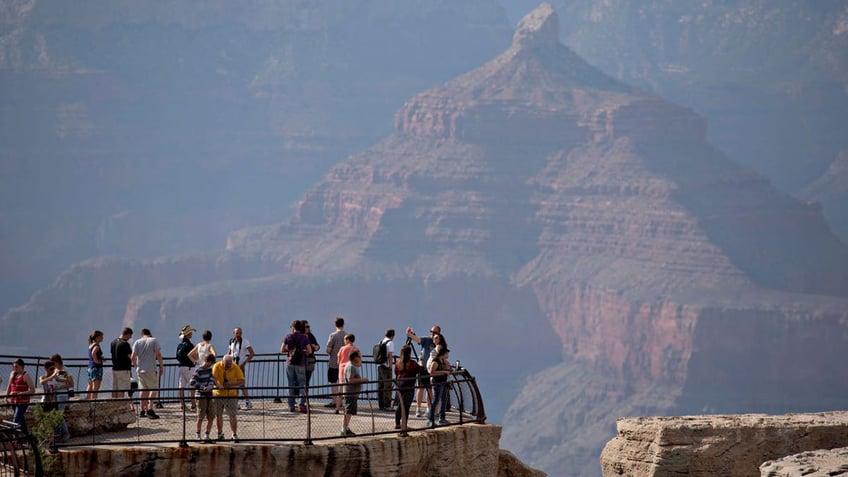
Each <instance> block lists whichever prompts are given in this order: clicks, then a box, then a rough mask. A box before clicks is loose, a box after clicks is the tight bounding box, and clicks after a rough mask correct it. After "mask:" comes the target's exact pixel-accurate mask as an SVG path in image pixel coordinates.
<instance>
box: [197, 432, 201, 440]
mask: <svg viewBox="0 0 848 477" xmlns="http://www.w3.org/2000/svg"><path fill="white" fill-rule="evenodd" d="M197 440H200V433H199V432H198V433H197Z"/></svg>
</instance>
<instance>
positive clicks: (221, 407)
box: [212, 354, 244, 442]
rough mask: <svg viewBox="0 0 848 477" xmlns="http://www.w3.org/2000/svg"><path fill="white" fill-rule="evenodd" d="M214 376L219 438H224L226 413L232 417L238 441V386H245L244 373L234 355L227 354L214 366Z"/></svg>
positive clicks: (231, 426)
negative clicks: (236, 363)
mask: <svg viewBox="0 0 848 477" xmlns="http://www.w3.org/2000/svg"><path fill="white" fill-rule="evenodd" d="M212 376H214V377H215V390H214V391H213V392H212V394H213V395H214V396H215V397H216V401H217V402H216V403H215V412H216V413H217V416H216V422H217V424H218V440H219V441H222V440H224V413H225V412H226V413H227V415H228V416H229V418H230V430H231V431H232V432H233V442H238V440H239V439H238V418H237V416H236V413H237V412H238V388H240V387H242V386H244V373H243V372H242V370H241V368H240V367H239V366H237V365H235V364H234V363H233V355H231V354H225V355H224V358H223V359H222V360H221V361H219V362H217V363H215V365H214V366H212Z"/></svg>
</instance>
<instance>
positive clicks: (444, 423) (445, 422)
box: [439, 419, 450, 426]
mask: <svg viewBox="0 0 848 477" xmlns="http://www.w3.org/2000/svg"><path fill="white" fill-rule="evenodd" d="M448 424H450V422H449V421H448V420H447V419H439V425H440V426H447V425H448Z"/></svg>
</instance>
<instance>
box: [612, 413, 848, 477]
mask: <svg viewBox="0 0 848 477" xmlns="http://www.w3.org/2000/svg"><path fill="white" fill-rule="evenodd" d="M617 428H618V433H617V436H616V437H615V438H614V439H613V440H611V441H610V442H609V443H608V444H607V445H606V447H605V448H604V450H603V452H602V453H601V469H602V471H603V475H604V476H605V477H608V476H614V475H629V476H640V477H641V476H660V475H691V476H705V477H706V476H713V475H722V476H727V477H734V476H739V477H742V476H752V475H760V471H759V469H760V465H761V464H763V463H764V462H766V461H769V460H773V459H778V458H781V457H784V456H788V455H791V454H797V453H799V452H804V451H814V450H817V449H833V448H837V447H845V446H846V444H848V412H829V413H817V414H789V415H780V416H769V415H764V414H749V415H739V416H683V417H650V418H648V417H645V418H623V419H619V420H618V422H617ZM843 463H844V462H843ZM772 469H774V467H772ZM763 475H766V474H763ZM768 475H778V474H768ZM787 475H789V474H787ZM804 475H807V474H804ZM822 475H823V474H822Z"/></svg>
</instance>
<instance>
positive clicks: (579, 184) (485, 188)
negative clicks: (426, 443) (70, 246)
mask: <svg viewBox="0 0 848 477" xmlns="http://www.w3.org/2000/svg"><path fill="white" fill-rule="evenodd" d="M560 24H561V22H560V19H559V18H558V16H557V13H556V12H555V10H554V8H553V7H552V6H551V5H550V4H542V5H540V6H538V7H537V8H536V9H534V10H533V11H532V12H531V13H529V14H528V15H527V16H526V17H524V18H523V19H522V20H521V22H520V23H519V25H518V26H517V28H516V29H515V31H514V34H513V36H512V42H511V44H509V45H508V47H506V49H505V50H504V51H502V52H501V53H500V54H497V55H496V56H495V55H493V56H494V58H492V59H490V60H489V61H488V62H486V63H485V64H483V65H482V66H480V67H479V68H476V69H470V68H469V71H468V72H466V73H463V74H461V75H458V76H456V77H454V78H453V79H450V80H449V81H447V82H445V83H444V84H442V85H441V86H438V87H435V88H431V89H425V90H423V91H422V92H420V93H418V94H416V95H414V96H412V97H411V98H409V99H408V100H407V101H406V102H405V103H404V104H403V105H402V106H401V107H400V108H399V110H398V111H397V112H396V114H395V116H394V131H393V132H392V133H390V134H388V135H386V137H384V138H383V139H381V140H380V141H378V142H376V143H375V144H373V145H371V146H370V147H368V148H362V149H360V150H359V151H358V152H355V153H353V154H352V155H350V156H349V157H348V158H347V159H345V160H343V161H341V162H339V163H338V164H335V165H334V166H332V168H331V169H330V170H329V172H328V173H327V174H326V175H324V177H323V178H322V179H321V180H320V181H318V182H317V183H316V184H315V185H314V186H312V187H311V188H309V190H308V191H307V192H306V193H305V194H303V195H302V197H301V199H300V200H299V202H298V204H297V207H296V209H295V210H294V212H293V213H292V215H291V216H290V218H288V219H287V220H284V221H281V222H278V223H273V224H271V225H263V226H257V227H250V228H244V229H240V230H237V231H234V232H232V233H230V234H229V235H228V236H227V240H226V250H223V251H212V252H204V253H194V254H185V255H175V256H168V257H160V258H152V259H141V258H106V257H100V258H96V259H91V260H88V261H84V262H80V263H77V264H75V265H73V266H71V267H70V268H68V269H67V270H65V271H64V272H62V273H61V274H60V275H59V276H58V278H56V280H55V281H54V282H53V284H52V285H51V286H49V287H47V288H45V289H43V290H41V291H39V292H37V293H36V294H35V295H34V296H33V297H32V299H31V300H30V301H29V302H28V303H26V304H25V305H23V306H20V307H17V308H14V309H12V310H10V311H9V312H8V313H7V314H6V315H5V316H4V317H3V318H2V321H0V329H2V333H0V336H3V344H4V345H5V346H8V347H11V346H20V345H21V344H22V343H27V344H31V343H38V349H41V348H42V347H44V348H49V349H56V350H61V351H63V352H66V353H68V352H69V353H71V355H80V354H82V353H81V352H79V350H84V349H85V348H84V345H85V344H84V343H85V337H86V336H87V334H88V333H89V332H90V329H94V328H99V329H103V330H104V331H106V332H107V335H109V334H116V333H117V331H118V329H119V327H120V326H122V325H129V326H133V327H134V328H136V329H140V328H142V327H148V328H151V329H152V330H153V331H154V334H155V335H158V336H160V337H161V338H162V339H163V341H164V342H166V343H171V342H173V343H174V344H175V343H176V334H177V332H178V330H179V328H180V327H181V326H182V324H184V323H191V324H192V325H193V326H194V327H196V328H198V329H205V328H210V329H213V330H214V331H215V333H216V336H217V338H216V343H217V344H218V345H219V346H220V345H222V344H223V343H224V341H225V339H226V338H227V337H228V335H229V333H230V331H231V329H232V327H233V326H234V325H240V326H242V327H243V328H244V329H245V335H246V336H247V337H248V338H249V339H250V340H251V341H252V342H253V344H254V347H256V348H257V349H258V350H260V351H263V352H274V351H276V350H277V349H279V341H280V339H281V338H282V336H283V334H284V332H285V330H286V329H287V325H288V322H290V321H291V320H292V319H297V318H307V319H309V320H310V322H311V323H312V324H313V327H315V326H316V324H317V325H318V329H319V330H321V329H323V330H324V332H329V331H330V323H331V320H332V318H333V317H334V316H336V315H342V316H345V317H346V318H347V319H348V321H349V327H348V328H349V330H350V331H354V332H355V333H356V334H357V336H358V341H357V342H358V343H359V344H361V345H362V346H364V348H363V349H368V346H369V345H370V344H371V342H372V341H376V339H378V338H379V336H380V335H381V334H382V331H383V330H384V329H385V328H387V327H394V328H396V329H398V330H400V329H402V328H403V327H404V326H405V325H413V326H414V327H415V328H416V329H419V330H421V331H423V330H425V329H426V327H427V326H430V325H431V324H433V323H439V324H441V325H442V327H443V328H444V329H445V332H446V334H447V337H448V340H449V343H450V348H451V351H452V357H453V358H458V359H461V360H462V362H463V364H464V365H465V366H467V367H468V368H469V369H471V370H472V372H473V373H474V374H475V375H476V376H478V379H479V380H480V385H481V388H482V389H483V392H484V394H485V396H486V397H487V403H489V402H491V403H492V408H493V409H494V410H496V411H495V412H494V414H493V415H495V416H498V417H499V418H500V419H501V421H502V424H503V426H504V432H503V437H502V444H501V445H502V447H504V448H506V449H510V450H512V451H514V452H515V453H516V454H517V455H518V456H519V457H520V458H521V459H522V460H523V461H525V462H526V463H527V464H529V465H530V466H532V467H537V468H541V469H543V470H546V471H548V472H553V473H555V471H556V469H566V468H567V469H573V470H574V472H573V474H574V475H597V474H599V473H600V469H599V464H598V456H599V454H600V450H601V448H602V447H603V445H604V443H606V442H607V441H608V440H609V439H610V438H611V437H612V436H613V435H614V431H615V427H614V426H615V419H616V418H617V417H620V416H627V415H664V414H693V413H695V414H698V413H737V412H768V413H783V412H788V411H817V410H828V409H839V408H844V407H845V406H846V404H848V402H847V401H848V392H846V391H848V380H846V379H844V378H845V377H846V374H845V370H844V366H843V365H842V361H843V360H841V359H839V357H840V354H841V353H843V351H844V349H846V345H848V247H846V245H845V242H844V241H842V240H840V238H839V236H838V235H837V234H836V233H834V231H833V229H832V228H831V227H830V226H829V223H828V222H827V220H826V218H825V215H824V213H823V209H822V206H821V205H818V204H816V203H812V202H807V201H803V200H800V199H798V198H796V197H794V196H792V195H790V194H788V193H787V192H785V191H783V190H780V189H778V188H776V187H775V186H774V185H772V183H771V182H770V181H769V179H768V178H767V177H766V176H764V175H762V174H761V173H759V172H756V171H755V170H753V169H751V168H749V167H746V166H743V165H740V163H739V162H736V161H734V160H732V159H731V158H729V157H728V155H726V154H725V153H724V152H722V150H720V149H718V148H717V147H716V146H715V145H714V144H712V143H711V142H710V141H708V134H707V130H708V129H707V128H708V122H707V121H706V120H705V119H704V117H703V116H701V115H699V114H697V113H696V112H694V111H693V110H692V109H691V108H690V107H686V106H683V105H680V104H676V103H674V102H671V101H669V100H667V99H664V98H663V97H661V96H658V95H657V94H655V93H652V92H648V91H647V90H646V89H643V88H639V87H636V86H633V85H632V84H631V83H629V82H628V81H626V80H624V79H623V78H614V77H612V76H610V75H608V74H606V73H604V72H603V71H601V70H600V69H598V68H596V67H595V66H592V65H591V64H590V63H589V62H587V61H586V60H585V59H583V57H581V56H580V55H578V54H577V53H575V51H574V50H572V49H570V48H568V47H566V46H565V45H564V44H563V43H562V42H561V39H560V38H561V35H560V31H559V26H560ZM837 162H838V161H837ZM834 164H837V163H836V162H835V163H834ZM833 168H835V169H839V166H838V164H837V165H834V166H833ZM834 174H838V171H837V172H835V173H834ZM36 323H38V324H39V328H38V329H37V328H36V326H34V324H36ZM41 323H49V330H47V331H45V330H44V329H41V328H40V324H41ZM322 334H324V333H322ZM319 338H324V336H321V337H319ZM489 400H490V401H489Z"/></svg>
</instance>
